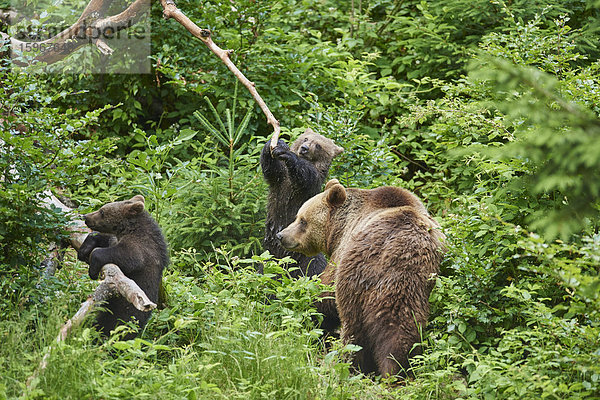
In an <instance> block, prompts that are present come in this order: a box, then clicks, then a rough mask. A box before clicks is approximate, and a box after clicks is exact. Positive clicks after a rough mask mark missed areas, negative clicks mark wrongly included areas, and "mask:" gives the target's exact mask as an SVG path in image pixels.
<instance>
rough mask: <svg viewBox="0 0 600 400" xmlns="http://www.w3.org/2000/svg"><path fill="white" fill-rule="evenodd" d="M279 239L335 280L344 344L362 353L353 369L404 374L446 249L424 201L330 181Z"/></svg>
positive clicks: (395, 189)
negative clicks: (315, 260) (317, 260)
mask: <svg viewBox="0 0 600 400" xmlns="http://www.w3.org/2000/svg"><path fill="white" fill-rule="evenodd" d="M277 237H278V238H279V239H280V241H281V243H282V245H283V246H284V247H285V248H287V249H288V250H292V251H298V252H301V253H303V254H306V255H313V254H317V253H319V252H324V253H326V254H327V255H328V256H329V257H330V264H329V265H328V266H327V270H326V271H325V275H328V274H329V275H330V276H333V279H334V281H335V301H336V305H337V309H338V312H339V316H340V319H341V322H342V338H343V340H344V341H345V342H347V343H353V344H356V345H359V346H361V347H362V350H360V351H359V352H357V353H356V356H355V360H354V365H355V366H356V367H358V368H359V369H360V370H361V371H362V372H364V373H370V372H376V373H379V374H381V375H384V376H386V375H395V374H397V373H399V372H401V370H402V371H407V370H408V369H409V362H408V359H409V357H410V356H412V355H414V354H415V353H416V352H417V351H418V349H416V348H414V345H415V344H416V343H418V342H419V341H420V333H421V329H422V328H423V327H424V326H425V325H426V323H427V318H428V316H429V294H430V293H431V289H432V288H433V284H434V280H433V278H434V277H435V275H436V274H437V273H438V271H439V264H440V261H441V258H442V250H443V244H442V238H443V234H442V233H441V232H440V230H439V225H438V223H437V222H436V221H435V220H434V219H433V218H431V217H430V216H429V214H428V213H427V210H426V209H425V206H423V203H421V201H420V200H419V199H418V198H417V197H416V196H415V195H414V194H412V193H410V192H409V191H407V190H405V189H401V188H398V187H380V188H377V189H372V190H361V189H346V188H344V187H343V186H342V185H341V184H340V183H339V182H338V181H337V180H335V179H334V180H331V181H329V182H328V183H327V185H326V186H325V191H324V192H323V193H321V194H318V195H316V196H314V197H313V198H311V199H310V200H308V201H307V202H306V203H304V204H303V205H302V207H301V208H300V210H299V211H298V215H297V217H296V219H295V221H294V222H293V223H292V224H291V225H290V226H288V227H287V228H286V229H284V230H283V231H281V232H280V233H279V234H278V235H277ZM331 268H335V271H333V272H332V271H331V270H330V269H331Z"/></svg>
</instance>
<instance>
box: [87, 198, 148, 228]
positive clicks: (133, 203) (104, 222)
mask: <svg viewBox="0 0 600 400" xmlns="http://www.w3.org/2000/svg"><path fill="white" fill-rule="evenodd" d="M142 211H144V197H143V196H141V195H137V196H134V197H132V198H131V199H130V200H125V201H115V202H113V203H108V204H105V205H103V206H102V207H100V209H99V210H98V211H94V212H91V213H89V214H85V215H84V216H83V218H84V220H85V224H86V225H87V226H88V227H89V228H90V229H92V230H94V231H98V232H101V233H111V234H116V233H118V232H119V230H120V229H121V227H122V226H124V225H126V221H127V219H129V218H132V217H134V216H136V215H138V214H139V213H141V212H142Z"/></svg>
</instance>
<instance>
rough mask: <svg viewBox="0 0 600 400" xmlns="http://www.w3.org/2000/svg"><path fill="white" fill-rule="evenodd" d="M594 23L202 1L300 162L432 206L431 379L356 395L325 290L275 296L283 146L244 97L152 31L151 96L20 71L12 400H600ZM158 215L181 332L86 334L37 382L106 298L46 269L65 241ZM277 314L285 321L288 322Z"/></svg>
mask: <svg viewBox="0 0 600 400" xmlns="http://www.w3.org/2000/svg"><path fill="white" fill-rule="evenodd" d="M599 5H600V4H598V2H593V1H544V2H542V1H511V2H503V1H492V2H490V1H487V0H486V1H483V0H475V1H473V0H472V1H469V2H467V1H463V0H451V1H447V0H446V1H421V2H417V1H400V0H393V1H392V0H390V1H358V0H355V1H337V0H322V1H317V0H303V1H294V0H291V1H285V2H284V1H271V2H267V1H262V0H243V1H236V2H234V3H231V2H229V1H222V2H219V1H216V2H215V1H206V2H202V3H200V4H199V3H196V2H189V1H181V2H179V3H178V6H179V7H180V8H181V9H182V10H183V11H184V12H185V13H186V14H188V15H189V16H190V17H191V18H192V19H193V20H195V21H196V22H197V23H198V25H200V26H202V27H208V28H210V29H211V30H213V31H214V40H215V41H216V42H217V43H219V44H220V45H221V47H223V48H231V49H234V50H235V53H234V54H233V60H234V62H235V63H236V65H238V66H239V67H240V69H241V70H242V71H243V72H244V73H245V74H246V76H248V77H249V78H250V79H251V80H253V81H254V82H256V84H257V88H258V90H259V91H260V93H261V95H262V96H263V98H264V99H265V101H266V103H267V104H268V105H269V107H270V108H271V110H272V111H273V113H274V114H275V116H276V117H277V118H278V119H279V120H280V122H281V124H282V126H283V127H284V129H283V132H284V137H285V138H286V139H289V140H291V139H293V137H295V136H296V135H297V134H299V133H300V132H301V131H303V130H304V129H305V128H306V127H309V126H310V127H312V128H313V129H315V130H316V131H318V132H321V133H323V134H325V135H327V136H329V137H332V138H334V139H335V140H336V142H338V143H339V144H341V145H342V146H343V147H344V148H345V149H346V151H345V153H344V154H343V155H342V156H341V157H340V158H339V159H338V160H336V162H335V164H334V165H333V167H332V170H331V171H332V173H331V176H332V177H336V178H338V179H340V180H341V181H342V182H343V183H344V184H346V185H349V186H357V187H363V188H368V187H374V186H378V185H383V184H391V185H399V186H403V187H406V188H408V189H410V190H413V191H414V192H415V193H417V194H418V195H419V196H420V197H421V198H423V199H424V201H425V203H426V204H427V206H428V208H429V210H430V211H431V212H432V214H434V215H435V216H436V217H437V219H438V220H439V221H440V222H441V224H442V225H443V227H444V231H445V233H446V235H447V237H448V243H447V245H448V248H449V252H448V255H447V257H446V259H445V261H444V264H443V268H442V273H441V274H440V276H439V277H438V278H437V282H436V288H435V290H434V292H433V294H432V297H431V303H432V315H431V318H430V321H431V322H430V325H429V326H428V328H427V329H426V331H425V334H424V341H423V346H424V354H423V356H421V357H419V358H418V359H416V360H415V361H414V364H415V371H416V377H415V379H414V380H412V381H410V382H408V383H406V385H404V386H401V387H389V386H386V385H385V384H384V383H382V382H380V381H379V380H374V381H373V380H371V379H368V378H365V377H362V376H360V375H356V374H354V373H351V371H350V370H349V367H348V364H347V353H349V352H351V351H353V350H354V349H353V348H352V347H351V346H350V347H342V346H341V345H340V344H339V343H334V344H333V345H332V346H331V347H328V348H327V349H325V348H324V347H323V345H322V343H320V341H319V332H318V331H316V330H315V329H314V324H313V322H312V320H311V318H312V316H313V314H314V310H313V309H312V308H311V307H310V303H311V301H312V299H314V296H315V294H316V293H317V292H318V285H317V284H316V282H314V281H310V280H306V279H302V280H300V281H297V282H294V281H290V280H287V279H284V280H283V282H281V283H278V282H274V281H272V280H270V279H269V275H268V274H267V275H266V276H257V275H256V274H255V273H254V268H255V266H256V265H257V263H263V262H266V263H267V264H268V268H267V269H266V271H267V272H269V271H271V273H277V272H278V271H279V269H278V268H279V267H278V266H277V264H276V263H273V262H271V261H267V260H266V259H265V256H264V255H262V256H261V253H262V250H261V246H260V240H261V238H262V229H263V221H264V215H265V201H266V186H265V185H264V184H263V183H262V176H261V174H260V169H259V165H258V159H259V157H258V155H259V150H260V148H262V145H263V143H264V142H265V140H267V138H268V137H269V135H270V128H268V127H267V125H266V123H265V121H264V117H263V116H262V114H261V113H260V111H259V110H258V108H257V107H256V106H255V104H254V102H253V101H252V99H251V98H250V96H249V95H248V94H247V93H246V91H245V89H242V88H241V87H240V88H238V86H237V84H236V82H235V79H234V78H233V76H231V74H230V73H229V72H228V71H227V70H226V68H225V67H224V66H223V65H222V64H221V63H220V61H219V60H218V59H217V58H216V57H214V56H213V55H212V54H211V53H209V52H208V50H207V49H205V48H204V47H203V45H202V43H200V42H199V41H193V40H190V36H189V34H188V33H187V32H185V31H184V30H183V28H182V27H180V26H179V25H177V24H176V23H174V22H173V21H164V20H162V18H161V11H160V9H159V7H157V6H155V7H154V8H153V9H152V23H153V26H152V29H153V36H152V41H153V42H152V45H153V54H152V64H153V73H152V74H150V75H139V76H135V75H134V76H126V75H111V76H105V75H46V76H45V75H27V74H22V73H18V72H16V71H15V70H13V69H12V65H11V64H10V62H8V61H6V60H4V61H2V62H1V64H0V135H1V136H0V140H1V141H0V143H1V145H0V177H1V179H0V211H1V212H0V275H1V277H0V293H2V296H1V298H0V338H1V339H0V343H1V345H0V353H1V354H0V371H2V372H0V376H1V377H2V380H0V398H3V397H7V398H12V397H18V396H20V395H24V396H25V397H27V398H36V397H37V398H61V399H62V398H105V399H108V398H124V397H126V398H132V397H136V398H137V397H140V398H141V397H144V396H146V397H152V398H157V397H160V398H182V397H188V398H213V397H214V398H238V397H239V398H248V397H251V398H261V397H269V398H371V397H373V398H375V397H377V398H381V397H390V398H396V397H397V398H430V397H431V398H459V397H460V398H539V397H542V398H546V397H549V398H575V397H580V398H594V397H596V398H597V397H600V315H599V313H598V312H599V309H600V299H599V293H600V277H599V276H598V274H599V266H598V265H599V260H600V236H599V235H598V229H597V228H598V222H599V219H598V201H597V199H598V195H599V192H600V179H598V178H599V176H598V174H599V173H598V171H600V157H598V155H599V154H600V122H599V119H598V115H599V113H600V78H599V76H600V63H599V62H598V55H599V47H598V45H599V43H598V40H599V38H600V35H599V32H598V30H599V28H600V25H599V19H598V18H599V10H598V8H597V7H598V6H599ZM48 188H52V189H53V190H57V189H59V190H60V191H61V193H64V194H65V195H66V196H67V197H69V198H71V199H72V200H73V201H74V202H75V203H76V205H77V206H78V207H79V208H78V210H79V211H80V212H86V211H88V210H90V209H93V208H95V207H97V206H98V205H99V204H102V203H104V202H106V201H111V200H116V199H123V198H127V197H129V196H132V195H133V194H136V193H142V194H143V195H144V196H145V197H146V198H147V204H148V206H149V208H150V211H151V212H152V213H153V215H154V216H155V217H156V218H157V219H158V220H159V222H160V224H161V226H162V227H163V229H164V230H165V233H166V235H167V238H168V240H169V243H170V247H171V253H172V260H173V263H172V265H171V266H170V267H169V269H168V271H167V272H166V277H165V284H166V288H167V291H168V293H169V295H170V300H169V305H170V307H169V308H167V309H165V310H162V311H160V312H157V313H155V315H154V317H153V319H152V321H151V322H150V324H149V326H148V327H147V329H146V332H144V334H143V335H142V336H141V338H139V339H136V340H135V341H130V342H121V341H118V340H117V339H118V337H117V338H115V339H114V340H111V341H109V342H108V343H104V344H102V345H98V344H97V343H96V342H94V333H93V332H92V331H90V330H88V329H82V330H81V331H80V332H79V333H77V334H76V335H75V336H74V338H73V339H72V340H70V341H69V342H68V343H66V344H65V345H64V346H61V347H60V348H58V349H57V350H55V351H54V353H53V355H52V358H51V364H50V367H49V369H48V370H47V371H46V372H45V373H44V374H43V375H42V376H41V377H40V378H39V379H38V380H37V381H36V382H35V383H34V385H33V386H32V388H30V389H28V390H26V389H25V388H24V382H25V380H26V378H27V376H29V375H30V374H31V373H32V371H33V369H34V368H35V366H36V365H37V363H38V362H39V359H40V358H41V356H42V355H43V353H44V350H45V348H47V347H48V346H49V345H50V343H51V341H52V339H53V337H54V336H55V334H56V332H57V330H58V327H59V326H60V324H61V323H62V322H63V321H64V320H65V319H66V318H68V317H69V316H70V315H72V314H73V312H74V311H75V310H76V309H77V307H78V305H79V303H80V302H81V301H82V300H83V299H84V297H85V295H86V294H87V293H88V292H90V291H91V290H92V288H93V284H92V283H91V282H89V278H87V276H86V270H85V266H84V265H81V264H80V263H77V262H76V261H75V259H74V257H73V255H72V254H67V261H66V263H65V267H64V268H63V269H62V270H60V271H59V272H58V273H57V274H56V275H55V276H51V277H48V276H45V275H44V273H43V270H42V269H41V268H40V267H39V265H40V261H41V260H42V259H43V257H44V256H45V255H46V249H47V246H48V244H49V243H50V242H52V241H57V240H60V239H61V236H62V234H63V233H62V230H63V228H64V222H65V217H64V216H61V215H60V214H57V213H55V212H53V211H52V210H46V209H43V208H40V206H39V199H40V198H41V197H43V195H42V193H43V191H44V190H46V189H48ZM273 294H275V295H276V298H277V299H278V300H276V301H275V302H274V303H269V302H266V301H265V299H267V298H272V297H273V296H272V295H273Z"/></svg>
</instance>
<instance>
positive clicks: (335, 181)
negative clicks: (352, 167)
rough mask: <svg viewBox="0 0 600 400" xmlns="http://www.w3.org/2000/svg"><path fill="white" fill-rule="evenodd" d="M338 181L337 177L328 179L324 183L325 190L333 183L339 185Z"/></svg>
mask: <svg viewBox="0 0 600 400" xmlns="http://www.w3.org/2000/svg"><path fill="white" fill-rule="evenodd" d="M339 184H340V181H338V180H337V179H330V180H329V181H328V182H327V183H326V184H325V190H327V189H329V188H330V187H332V186H333V185H339Z"/></svg>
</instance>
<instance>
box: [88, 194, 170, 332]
mask: <svg viewBox="0 0 600 400" xmlns="http://www.w3.org/2000/svg"><path fill="white" fill-rule="evenodd" d="M84 218H85V224H86V225H87V226H88V227H90V229H92V230H94V231H97V232H99V233H91V234H90V235H88V237H87V238H86V239H85V241H84V242H83V244H82V245H81V247H80V248H79V251H78V252H77V257H78V258H79V259H80V260H81V261H84V262H86V263H88V264H89V265H90V267H89V274H90V278H92V279H98V274H99V273H100V269H101V268H102V267H103V266H104V265H105V264H108V263H113V264H116V265H118V266H119V268H121V271H123V273H124V274H125V276H127V277H128V278H130V279H133V280H134V281H135V282H136V283H137V284H138V286H139V287H140V288H141V289H142V290H143V291H144V292H145V293H146V295H148V298H150V300H152V301H153V302H154V303H157V302H158V292H159V287H160V283H161V280H162V272H163V269H164V268H165V267H166V266H167V264H168V263H169V255H168V250H167V244H166V242H165V239H164V237H163V235H162V232H161V230H160V227H159V226H158V224H157V223H156V221H154V219H153V218H152V217H151V216H150V214H149V213H148V212H147V211H146V210H145V209H144V197H143V196H140V195H137V196H134V197H133V198H131V200H126V201H117V202H114V203H108V204H105V205H104V206H102V207H101V208H100V209H99V210H98V211H95V212H93V213H90V214H86V215H85V216H84ZM104 307H105V309H106V311H101V312H99V313H98V315H97V319H96V326H97V327H98V329H99V331H100V332H101V333H102V334H103V335H104V336H108V334H109V333H110V331H111V330H113V329H114V328H115V327H116V326H117V325H119V324H120V323H121V322H120V321H130V320H131V318H132V317H134V318H135V319H136V320H137V322H138V323H139V327H140V329H142V328H143V327H144V326H145V325H146V323H147V322H148V319H149V318H150V314H151V312H142V311H140V310H138V309H137V308H135V307H134V306H133V305H132V304H131V303H130V302H128V301H127V300H125V299H124V298H122V297H121V296H115V297H113V298H111V299H109V300H108V302H107V304H106V305H105V306H104ZM133 337H135V334H129V335H127V336H126V339H131V338H133Z"/></svg>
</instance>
